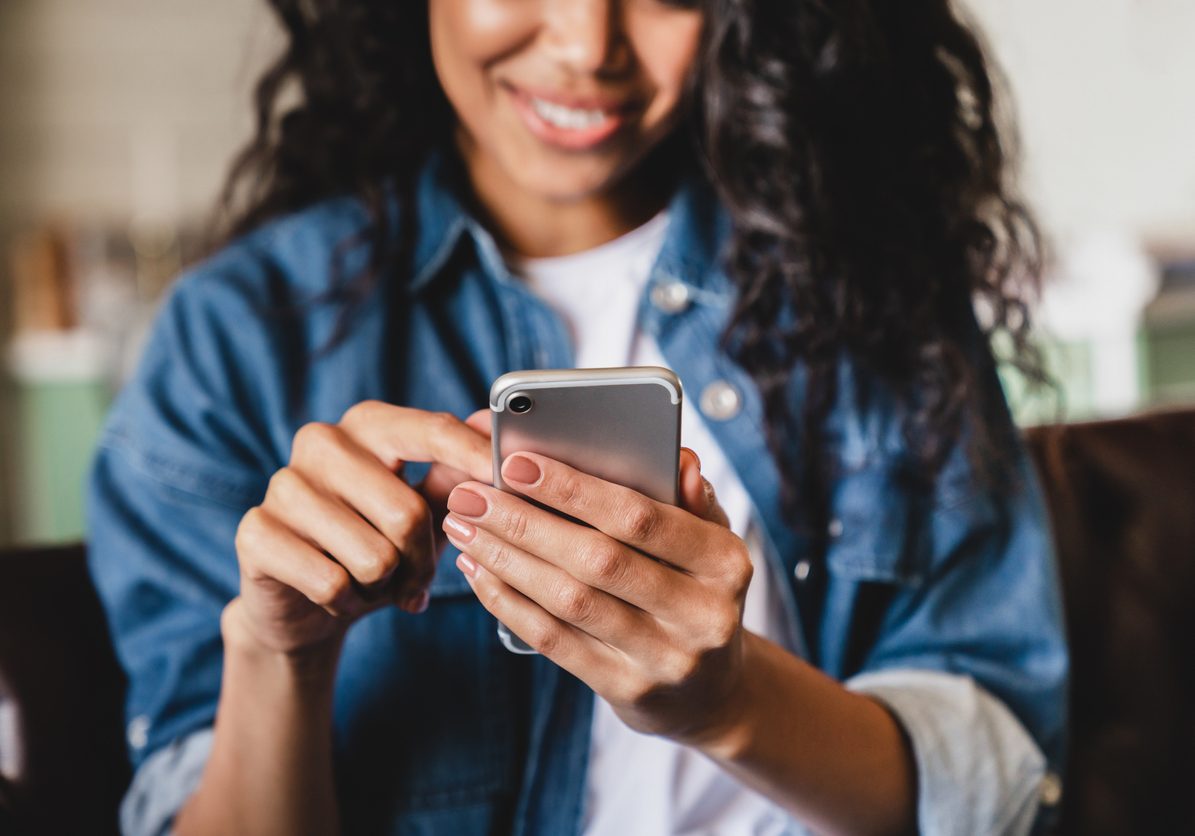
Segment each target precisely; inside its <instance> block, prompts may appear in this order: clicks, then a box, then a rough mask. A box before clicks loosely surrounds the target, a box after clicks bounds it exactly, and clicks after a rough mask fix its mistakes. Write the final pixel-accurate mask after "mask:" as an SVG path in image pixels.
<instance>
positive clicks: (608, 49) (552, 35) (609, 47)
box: [544, 0, 629, 75]
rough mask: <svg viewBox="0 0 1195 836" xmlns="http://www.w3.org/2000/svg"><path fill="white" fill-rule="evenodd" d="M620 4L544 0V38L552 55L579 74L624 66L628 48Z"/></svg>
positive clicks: (598, 0)
mask: <svg viewBox="0 0 1195 836" xmlns="http://www.w3.org/2000/svg"><path fill="white" fill-rule="evenodd" d="M620 6H621V3H620V0H545V3H544V31H545V40H546V46H547V48H548V49H549V51H550V53H551V55H552V57H553V58H554V59H555V60H556V61H557V62H558V63H560V64H562V65H563V66H564V67H565V68H566V69H568V70H570V71H572V72H575V73H577V74H586V75H593V74H598V73H601V72H613V71H617V70H618V69H620V68H622V67H623V66H625V64H626V61H627V58H628V56H629V48H628V44H627V42H626V38H625V34H624V32H623V31H622V20H621V9H620V8H619V7H620Z"/></svg>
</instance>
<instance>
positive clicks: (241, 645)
mask: <svg viewBox="0 0 1195 836" xmlns="http://www.w3.org/2000/svg"><path fill="white" fill-rule="evenodd" d="M344 632H345V631H343V630H341V631H338V632H337V633H336V634H334V635H332V636H330V637H328V638H326V639H322V640H320V641H318V642H314V643H312V644H309V645H304V646H302V647H298V648H287V649H282V648H277V647H273V646H271V645H270V644H268V643H267V642H264V641H262V640H261V638H260V637H259V636H258V634H257V632H256V631H255V630H254V629H253V627H252V625H251V624H250V622H249V619H248V618H247V617H246V611H245V602H244V601H243V600H242V599H241V598H240V596H238V597H236V598H233V599H232V600H231V601H230V602H229V603H228V605H227V606H226V607H225V608H224V612H223V613H222V614H221V616H220V635H221V638H222V639H223V642H224V655H225V664H230V663H232V664H237V663H240V664H245V665H249V666H253V667H257V668H268V669H271V670H274V671H276V672H278V673H282V674H286V675H287V676H289V677H294V678H295V679H296V680H298V681H305V682H324V681H327V682H329V683H330V682H331V680H332V679H333V678H334V677H335V675H336V666H337V663H338V662H339V660H340V648H341V645H342V644H343V642H344Z"/></svg>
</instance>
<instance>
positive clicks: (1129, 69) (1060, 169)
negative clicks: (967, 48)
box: [966, 0, 1195, 240]
mask: <svg viewBox="0 0 1195 836" xmlns="http://www.w3.org/2000/svg"><path fill="white" fill-rule="evenodd" d="M966 3H967V5H969V6H970V7H971V9H972V11H973V13H974V15H975V17H976V18H977V19H978V20H979V21H980V22H981V23H982V25H983V27H984V29H985V30H986V32H987V36H988V41H989V42H990V44H991V46H992V48H993V51H994V52H995V54H996V56H997V58H998V60H999V61H1000V62H1001V64H1002V65H1003V66H1004V68H1005V71H1006V73H1007V76H1008V78H1009V80H1010V82H1011V85H1012V88H1013V94H1014V96H1015V104H1016V106H1017V108H1018V111H1019V116H1020V122H1021V130H1022V135H1023V137H1024V146H1025V149H1026V154H1025V156H1026V162H1027V168H1026V175H1027V179H1026V186H1027V189H1028V192H1029V194H1030V196H1031V197H1032V198H1033V199H1034V202H1035V203H1036V205H1037V207H1038V209H1039V211H1040V213H1041V215H1042V218H1043V220H1044V221H1045V223H1046V226H1047V228H1049V229H1050V230H1051V231H1052V232H1054V233H1055V234H1056V235H1060V236H1064V237H1065V236H1070V235H1074V234H1079V233H1081V232H1082V231H1084V230H1091V229H1100V230H1112V231H1115V232H1122V231H1123V232H1126V233H1129V234H1133V235H1136V236H1139V237H1145V238H1164V239H1167V240H1170V239H1175V238H1185V239H1187V240H1191V239H1192V238H1195V2H1192V0H1048V2H1042V0H966Z"/></svg>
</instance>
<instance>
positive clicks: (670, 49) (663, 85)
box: [632, 13, 702, 129]
mask: <svg viewBox="0 0 1195 836" xmlns="http://www.w3.org/2000/svg"><path fill="white" fill-rule="evenodd" d="M674 15H675V13H674ZM701 26H702V24H701V17H700V16H699V15H696V14H693V15H688V16H686V17H685V18H681V19H678V18H677V17H675V16H672V17H671V18H670V19H668V20H648V21H644V22H642V23H641V24H640V25H639V27H638V29H637V31H635V30H633V33H632V37H633V38H634V43H635V51H636V54H637V55H638V60H639V64H640V68H641V69H640V71H641V72H642V74H643V76H644V77H645V78H646V79H647V81H648V83H649V84H650V85H651V86H652V87H653V88H654V90H655V95H654V96H653V100H652V104H651V106H650V108H649V109H648V112H647V113H646V114H645V122H646V123H648V124H646V125H645V127H647V128H648V129H650V128H651V127H654V126H656V125H657V124H658V123H660V122H662V121H665V120H667V119H669V118H670V117H671V116H672V115H673V114H674V113H675V111H676V108H677V106H678V105H679V103H680V99H681V96H682V95H683V93H684V90H685V83H686V81H687V80H688V78H689V74H690V72H692V69H693V64H694V62H695V61H696V58H697V50H698V48H699V46H700V43H701Z"/></svg>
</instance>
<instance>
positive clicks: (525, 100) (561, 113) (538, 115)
mask: <svg viewBox="0 0 1195 836" xmlns="http://www.w3.org/2000/svg"><path fill="white" fill-rule="evenodd" d="M506 91H507V92H508V93H509V94H510V96H511V103H512V104H513V105H514V109H515V112H516V113H518V115H519V117H520V118H521V119H522V121H523V124H524V125H525V126H526V128H527V130H529V131H530V132H531V134H532V135H533V136H534V137H536V138H537V139H539V140H540V141H541V142H543V143H545V144H546V145H549V146H551V147H554V148H557V149H560V150H563V151H573V152H586V151H595V150H597V149H599V148H600V147H602V146H604V145H605V143H606V142H607V141H609V140H611V139H612V138H613V137H614V136H615V134H618V133H619V132H620V130H621V129H622V128H624V127H625V126H627V125H628V124H629V120H630V116H631V110H632V105H631V103H630V101H629V100H625V99H622V100H613V99H610V100H602V99H597V98H589V99H579V98H569V97H557V96H555V95H553V94H552V93H551V92H549V91H546V90H537V91H535V92H532V91H530V90H521V89H519V88H517V87H514V86H513V85H510V86H506Z"/></svg>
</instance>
